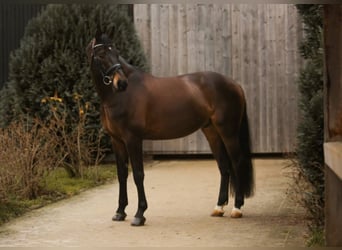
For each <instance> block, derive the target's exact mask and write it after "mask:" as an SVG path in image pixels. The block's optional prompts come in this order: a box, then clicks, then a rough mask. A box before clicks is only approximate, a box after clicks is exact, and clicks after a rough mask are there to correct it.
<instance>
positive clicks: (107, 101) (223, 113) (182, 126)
mask: <svg viewBox="0 0 342 250" xmlns="http://www.w3.org/2000/svg"><path fill="white" fill-rule="evenodd" d="M87 54H88V58H89V61H90V68H91V73H92V77H93V81H94V84H95V87H96V89H97V92H98V95H99V97H100V99H101V121H102V124H103V126H104V128H105V129H106V130H107V132H108V133H109V135H110V136H111V140H112V144H113V149H114V152H115V154H116V160H117V172H118V179H119V187H120V189H119V206H118V209H117V211H116V214H115V215H114V217H113V220H114V221H122V220H125V218H126V213H125V208H126V206H127V205H128V198H127V177H128V161H129V160H130V163H131V166H132V171H133V178H134V182H135V184H136V187H137V191H138V210H137V212H136V214H135V217H134V220H133V221H132V223H131V225H133V226H141V225H144V223H145V217H144V212H145V210H146V209H147V201H146V197H145V191H144V184H143V182H144V167H143V148H142V145H143V140H144V139H151V140H154V139H173V138H179V137H183V136H186V135H189V134H190V133H193V132H194V131H196V130H198V129H201V130H202V131H203V133H204V135H205V136H206V138H207V140H208V142H209V145H210V148H211V150H212V152H213V155H214V157H215V159H216V161H217V164H218V167H219V170H220V174H221V183H220V190H219V197H218V201H217V205H216V207H215V209H214V211H213V213H212V214H211V215H212V216H223V214H224V210H223V207H224V206H225V205H227V204H228V197H229V192H228V190H229V186H230V187H231V193H232V194H235V204H234V208H233V211H232V213H231V217H233V218H238V217H241V216H242V212H241V210H240V208H241V206H242V205H243V204H244V198H245V197H246V198H247V197H249V196H251V195H252V194H253V190H254V180H253V179H254V174H253V166H252V161H251V152H250V136H249V127H248V121H247V120H248V119H247V113H246V100H245V96H244V92H243V90H242V88H241V87H240V86H239V85H238V84H236V83H234V82H233V81H232V80H231V79H229V78H227V77H225V76H222V75H220V74H218V73H214V72H197V73H192V74H186V75H181V76H175V77H166V78H159V77H155V76H153V75H151V74H148V73H145V72H142V71H140V70H139V69H136V68H135V67H133V66H132V65H130V64H128V63H127V62H126V61H125V60H124V59H123V58H122V57H121V56H119V54H118V51H117V50H116V49H115V48H114V46H113V44H112V42H111V40H110V39H109V38H108V36H107V35H105V34H101V33H99V32H98V33H97V34H96V37H95V38H94V39H93V40H92V41H91V42H90V43H89V45H88V47H87Z"/></svg>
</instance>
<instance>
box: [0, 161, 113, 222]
mask: <svg viewBox="0 0 342 250" xmlns="http://www.w3.org/2000/svg"><path fill="white" fill-rule="evenodd" d="M114 180H116V167H114V166H113V165H100V166H96V167H89V168H87V169H86V170H85V171H84V173H83V177H82V178H70V177H69V176H68V174H67V172H66V171H65V169H63V168H57V169H55V170H54V171H52V172H50V173H49V174H48V175H47V176H46V177H45V178H44V181H43V184H42V185H43V186H44V192H43V193H42V194H41V195H40V196H39V197H37V198H36V199H33V200H20V199H18V198H17V197H10V198H9V199H7V200H6V201H4V202H0V225H1V224H3V223H5V222H7V221H9V220H10V219H12V218H15V217H18V216H20V215H22V214H24V213H25V212H27V211H30V210H33V209H36V208H39V207H42V206H45V205H47V204H50V203H52V202H56V201H58V200H61V199H65V198H67V197H71V196H74V195H77V194H79V193H80V192H82V191H84V190H87V189H89V188H92V187H95V186H99V185H102V184H105V183H110V182H113V181H114Z"/></svg>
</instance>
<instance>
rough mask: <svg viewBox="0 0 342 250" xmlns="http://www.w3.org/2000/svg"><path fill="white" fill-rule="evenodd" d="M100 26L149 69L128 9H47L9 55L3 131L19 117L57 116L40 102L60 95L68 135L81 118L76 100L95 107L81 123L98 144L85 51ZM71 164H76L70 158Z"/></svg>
mask: <svg viewBox="0 0 342 250" xmlns="http://www.w3.org/2000/svg"><path fill="white" fill-rule="evenodd" d="M98 27H100V28H101V30H102V31H104V32H107V33H108V34H109V36H110V37H111V38H112V40H113V41H114V43H115V45H116V47H117V48H118V49H119V50H120V53H121V55H122V56H123V57H125V58H126V59H127V60H128V61H129V62H130V63H132V64H134V65H135V66H137V67H140V68H142V69H145V70H146V65H147V63H146V59H145V56H144V53H143V49H142V46H141V45H140V42H139V40H138V37H137V35H136V32H135V29H134V24H133V23H132V21H131V20H130V19H129V17H128V16H127V5H120V6H118V5H91V4H89V5H69V4H68V5H48V6H47V7H46V8H45V9H44V10H43V11H42V12H41V14H40V15H39V16H38V17H36V18H34V19H32V20H31V21H30V22H29V24H28V25H27V27H26V29H25V35H24V37H23V38H22V40H21V43H20V48H19V49H17V50H15V51H14V52H13V53H12V54H11V57H10V63H9V64H10V65H9V68H10V72H9V81H8V83H7V84H6V85H5V87H4V88H3V90H2V91H1V93H0V117H1V118H2V119H0V127H5V126H7V125H8V124H10V123H11V122H12V121H13V120H15V118H16V117H17V116H18V115H19V114H25V115H27V116H29V117H32V118H34V117H38V118H39V119H40V120H47V119H49V118H50V117H52V116H53V115H54V114H53V112H52V110H51V109H50V108H49V107H47V106H46V103H44V102H42V100H44V98H45V99H46V98H47V97H54V96H55V95H56V94H57V95H59V98H61V99H62V100H63V104H64V107H63V109H64V111H65V114H64V115H65V117H64V118H63V119H64V122H65V125H64V126H65V127H64V128H65V129H66V130H65V131H69V132H70V133H71V131H75V129H77V126H78V124H79V120H80V119H83V118H82V117H80V115H79V105H77V102H76V101H75V96H78V97H79V100H78V102H79V104H80V105H82V106H84V105H86V103H91V104H92V105H93V107H94V108H92V109H91V110H88V114H87V116H86V117H85V121H82V122H84V124H85V128H84V129H85V133H84V134H89V135H93V138H94V140H95V141H96V140H98V138H99V136H97V135H98V133H99V132H101V129H100V128H101V125H100V118H99V110H100V108H99V106H100V103H99V98H98V96H97V93H96V91H95V88H94V86H93V84H92V80H91V76H90V70H89V64H88V61H87V56H86V53H85V48H86V46H87V44H88V43H89V42H90V40H91V39H92V38H93V36H94V35H95V33H96V30H97V28H98ZM75 139H76V138H75ZM74 143H75V144H77V141H75V142H74ZM101 145H102V147H107V148H108V147H110V142H109V139H108V138H106V139H104V137H102V142H101ZM69 156H71V154H70V155H69ZM69 163H70V164H71V163H73V164H74V162H72V160H70V159H69ZM76 165H77V164H76Z"/></svg>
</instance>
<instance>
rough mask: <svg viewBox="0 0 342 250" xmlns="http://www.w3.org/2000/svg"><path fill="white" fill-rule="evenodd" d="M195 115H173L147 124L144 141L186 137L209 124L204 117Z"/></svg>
mask: <svg viewBox="0 0 342 250" xmlns="http://www.w3.org/2000/svg"><path fill="white" fill-rule="evenodd" d="M194 114H195V113H189V114H187V115H186V114H182V115H180V114H179V115H174V116H169V117H165V116H164V119H162V120H158V121H155V122H153V123H152V124H147V127H146V133H145V139H150V140H163V139H165V140H166V139H176V138H180V137H184V136H187V135H189V134H191V133H193V132H195V131H196V130H198V129H200V128H201V127H203V126H205V124H208V123H209V119H208V118H207V117H206V116H202V115H194Z"/></svg>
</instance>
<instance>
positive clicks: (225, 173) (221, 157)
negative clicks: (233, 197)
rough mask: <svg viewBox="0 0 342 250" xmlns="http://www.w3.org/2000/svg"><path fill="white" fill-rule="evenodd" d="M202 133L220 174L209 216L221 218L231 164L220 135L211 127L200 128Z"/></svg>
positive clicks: (226, 197)
mask: <svg viewBox="0 0 342 250" xmlns="http://www.w3.org/2000/svg"><path fill="white" fill-rule="evenodd" d="M202 131H203V133H204V135H205V136H206V138H207V140H208V142H209V145H210V148H211V151H212V153H213V155H214V157H215V160H216V161H217V165H218V167H219V170H220V174H221V183H220V191H219V197H218V201H217V204H216V206H215V209H214V211H213V212H212V214H211V216H216V217H221V216H223V214H224V210H223V207H224V206H225V205H227V204H228V199H229V194H228V188H229V169H230V164H231V163H230V159H229V157H228V154H227V151H226V148H225V145H224V143H223V141H222V139H221V138H220V135H219V134H218V133H217V132H216V129H215V128H214V127H213V126H212V125H211V126H209V127H206V128H202Z"/></svg>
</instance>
